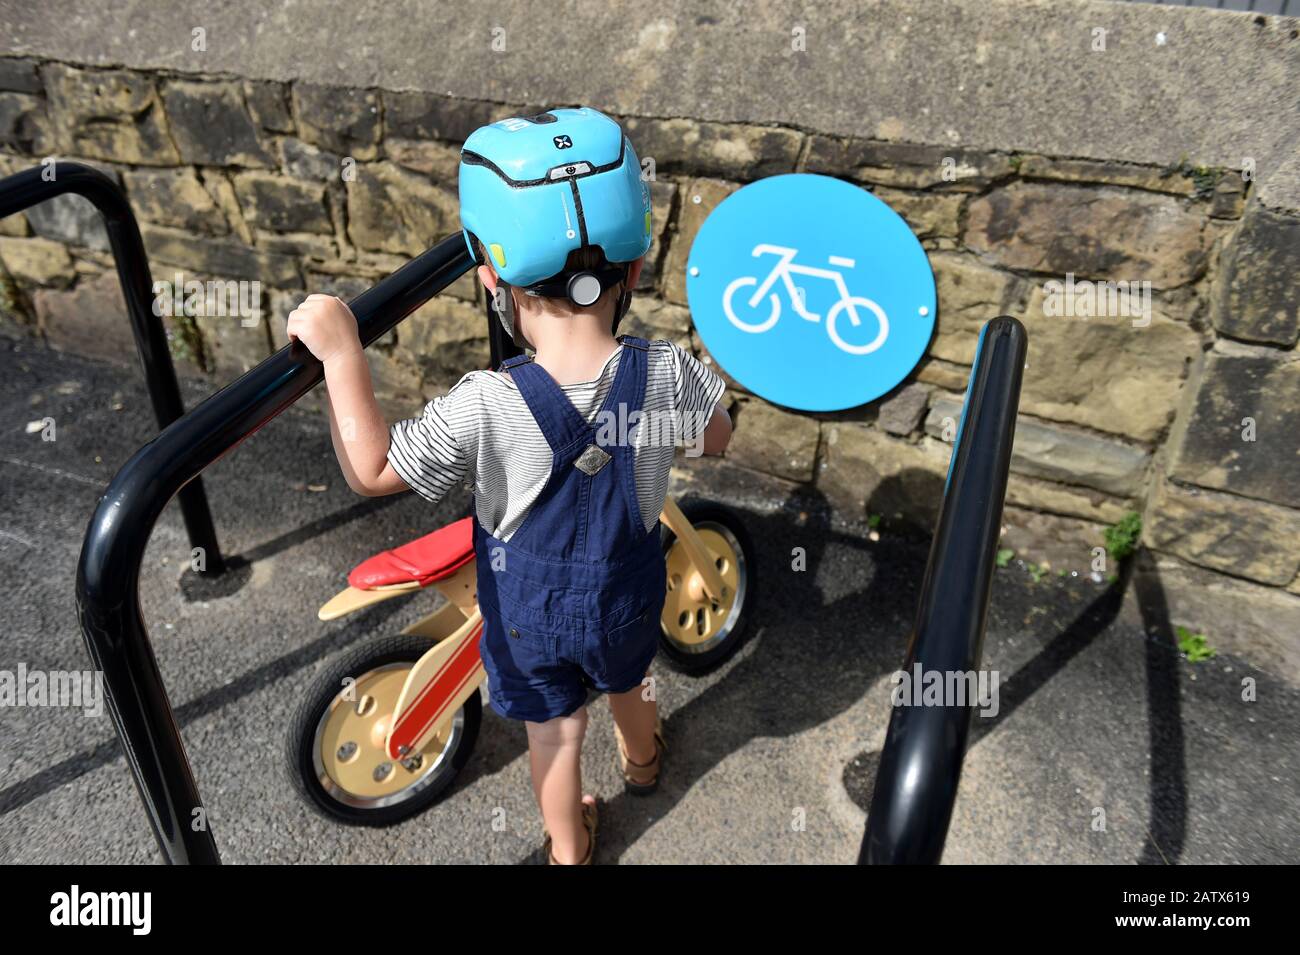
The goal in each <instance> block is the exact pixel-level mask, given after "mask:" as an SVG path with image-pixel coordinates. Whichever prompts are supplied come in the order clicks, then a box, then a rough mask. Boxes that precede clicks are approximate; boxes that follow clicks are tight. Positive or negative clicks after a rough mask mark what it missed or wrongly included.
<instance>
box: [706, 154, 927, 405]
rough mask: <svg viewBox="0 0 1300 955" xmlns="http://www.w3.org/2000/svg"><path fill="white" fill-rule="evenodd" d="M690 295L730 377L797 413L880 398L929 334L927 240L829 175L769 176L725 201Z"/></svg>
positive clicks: (712, 222) (712, 220) (710, 226)
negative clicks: (925, 248)
mask: <svg viewBox="0 0 1300 955" xmlns="http://www.w3.org/2000/svg"><path fill="white" fill-rule="evenodd" d="M686 294H687V299H688V301H689V302H690V307H691V315H692V318H693V319H694V321H695V327H696V328H697V329H698V330H699V333H700V338H701V339H702V340H703V341H704V345H705V347H707V348H708V350H709V353H710V354H711V355H712V356H713V357H714V358H715V359H716V360H717V362H718V363H719V364H720V365H721V366H722V367H723V368H724V369H725V370H726V372H727V374H729V375H731V377H732V378H734V379H735V380H736V381H738V382H739V383H740V384H742V385H744V386H745V387H746V388H748V389H749V390H750V391H752V392H754V394H756V395H759V396H760V397H762V398H766V399H767V400H768V401H771V402H773V403H775V404H779V405H784V406H785V407H787V408H796V409H799V410H801V411H840V410H843V409H845V408H853V407H856V406H858V405H861V404H865V403H866V402H868V401H873V400H874V399H876V398H879V397H880V396H881V395H883V394H885V393H886V392H888V391H889V390H890V389H892V388H893V387H894V386H895V385H897V384H898V383H899V382H901V381H902V380H903V379H904V378H906V377H907V375H908V373H910V372H911V370H912V369H913V368H914V367H916V363H917V362H918V361H920V359H921V356H922V355H924V354H925V349H926V347H927V346H928V345H929V343H930V335H931V333H932V332H933V331H934V312H935V293H934V274H933V273H932V272H931V271H930V263H929V260H928V259H927V258H926V256H925V250H924V249H922V248H921V243H920V242H918V241H917V239H916V236H914V235H913V234H912V230H911V229H910V228H908V226H907V223H906V222H904V221H903V219H902V218H901V217H900V216H899V215H898V213H896V212H894V210H893V209H891V208H889V206H887V205H886V204H885V203H884V202H882V201H881V200H879V199H877V198H876V197H875V196H873V195H872V194H871V193H869V192H867V191H866V190H865V189H862V188H861V187H859V186H854V185H851V184H849V183H847V182H841V181H840V180H839V179H832V178H830V177H829V176H815V175H808V174H803V173H796V174H791V175H785V176H773V177H772V178H770V179H762V180H760V181H758V182H755V183H752V184H750V185H748V186H745V187H744V188H743V189H740V190H738V191H737V192H734V193H732V194H731V195H730V196H728V197H727V198H726V199H724V200H723V201H722V202H721V203H719V204H718V207H717V208H716V209H714V210H713V212H712V213H711V214H710V215H709V217H708V218H707V219H706V220H705V221H704V224H703V225H702V226H700V231H699V234H698V235H697V236H696V237H695V242H694V244H693V245H692V246H691V254H690V257H689V259H688V260H687V263H686Z"/></svg>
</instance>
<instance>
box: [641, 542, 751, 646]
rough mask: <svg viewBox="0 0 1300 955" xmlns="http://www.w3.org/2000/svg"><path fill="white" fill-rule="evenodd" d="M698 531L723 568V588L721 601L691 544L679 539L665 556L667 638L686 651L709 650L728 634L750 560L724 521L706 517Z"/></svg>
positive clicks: (663, 621) (664, 622) (662, 621)
mask: <svg viewBox="0 0 1300 955" xmlns="http://www.w3.org/2000/svg"><path fill="white" fill-rule="evenodd" d="M695 532H696V533H697V534H698V535H699V537H700V542H701V543H702V544H703V545H704V549H705V550H706V551H707V552H708V554H709V556H711V557H712V558H713V563H714V566H715V567H717V568H718V573H719V575H720V576H721V577H722V587H723V592H722V594H721V596H720V598H719V599H718V600H710V599H709V597H708V596H707V595H706V594H705V593H704V587H703V581H702V580H701V579H700V575H699V573H697V572H696V570H695V566H694V565H693V564H692V563H691V559H690V556H689V555H688V554H687V552H686V548H685V547H683V546H682V543H681V541H679V540H674V541H673V542H672V545H671V546H670V547H669V548H668V553H667V554H666V555H665V557H664V563H665V564H666V566H667V571H668V593H667V596H666V597H665V599H664V609H663V614H662V616H661V617H660V624H661V626H662V627H663V631H664V634H665V635H666V636H667V637H668V639H669V640H671V641H672V642H673V643H674V644H676V645H678V646H679V647H681V649H682V650H684V651H686V652H688V653H704V652H705V651H707V650H711V649H712V648H713V647H714V646H716V645H717V644H718V643H721V642H722V640H724V639H725V638H726V636H727V635H728V634H729V633H730V632H731V629H732V626H733V625H734V624H735V621H736V617H737V616H739V609H740V602H741V600H743V597H744V584H745V562H744V559H743V557H742V556H741V554H740V548H739V545H738V544H737V542H736V540H735V538H734V537H733V536H732V535H731V533H730V532H729V531H728V530H727V529H726V528H725V527H723V526H722V525H721V524H714V523H712V522H702V523H700V524H698V525H696V527H695Z"/></svg>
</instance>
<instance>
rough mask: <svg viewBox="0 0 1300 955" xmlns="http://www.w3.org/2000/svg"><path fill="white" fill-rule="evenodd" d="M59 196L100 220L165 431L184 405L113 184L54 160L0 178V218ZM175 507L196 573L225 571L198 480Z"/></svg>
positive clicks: (121, 197)
mask: <svg viewBox="0 0 1300 955" xmlns="http://www.w3.org/2000/svg"><path fill="white" fill-rule="evenodd" d="M65 193H74V194H76V195H79V196H81V197H82V198H84V199H87V200H89V201H90V203H91V204H92V205H93V206H94V207H95V208H96V209H98V210H99V214H100V215H101V216H103V218H104V227H105V229H106V230H107V231H108V242H109V247H110V248H111V249H112V250H113V261H114V263H115V264H116V265H117V278H118V281H119V282H120V283H121V284H122V296H123V298H125V299H126V314H127V317H128V318H130V320H131V331H132V333H133V334H134V335H135V348H136V352H137V353H138V354H139V356H140V364H141V365H143V366H144V380H145V384H146V385H147V386H148V388H149V398H150V400H151V401H152V402H153V413H154V417H155V418H156V419H157V421H158V427H159V428H160V429H161V428H165V427H167V426H168V425H169V424H171V423H172V422H173V421H175V420H176V419H177V418H179V417H180V416H181V415H183V414H184V413H185V406H184V404H183V403H182V402H181V391H180V386H179V385H178V384H177V381H176V368H175V366H174V365H173V364H172V356H171V351H170V349H168V347H167V332H166V330H165V329H164V328H163V322H162V318H161V317H160V316H159V315H156V314H155V313H154V310H153V278H152V276H151V275H150V272H149V257H148V255H147V254H146V253H145V250H144V241H143V240H142V239H141V238H140V227H139V225H137V224H136V221H135V215H134V213H132V212H131V205H130V203H128V202H127V201H126V195H125V194H124V193H123V192H122V190H121V189H120V188H119V187H118V185H117V183H115V182H114V181H113V180H112V179H110V178H108V176H106V175H104V174H103V173H102V172H100V171H99V170H98V169H94V168H92V167H90V166H87V165H85V164H84V163H79V162H63V161H56V162H53V163H47V164H43V165H40V166H37V167H35V168H33V169H26V170H24V171H22V172H19V173H15V174H14V175H12V176H6V177H5V178H4V179H0V219H3V218H4V217H5V216H9V215H13V214H14V213H15V212H22V211H23V210H24V209H28V208H30V207H32V206H34V205H37V204H38V203H42V202H45V201H46V200H49V199H53V198H55V197H56V196H61V195H64V194H65ZM180 505H181V515H182V516H183V518H184V520H185V529H186V530H187V531H188V533H189V536H190V546H192V547H201V548H203V555H204V561H203V563H202V564H201V565H200V566H202V567H203V570H202V571H200V573H203V574H207V575H212V576H215V575H217V574H220V573H221V572H222V571H223V570H225V561H224V560H223V559H222V556H221V548H220V547H219V546H218V545H217V532H216V530H215V529H214V528H213V526H212V511H211V509H210V508H209V507H208V497H207V494H206V493H205V492H204V490H203V483H202V482H201V481H197V480H196V481H193V482H192V483H190V484H189V485H187V486H186V487H185V488H184V489H183V490H182V491H181V495H180Z"/></svg>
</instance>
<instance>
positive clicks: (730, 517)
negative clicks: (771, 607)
mask: <svg viewBox="0 0 1300 955" xmlns="http://www.w3.org/2000/svg"><path fill="white" fill-rule="evenodd" d="M681 509H682V513H683V514H684V515H686V519H687V520H689V521H690V522H691V523H692V524H700V523H704V522H712V523H715V524H720V525H722V526H723V527H725V528H726V529H727V530H728V531H730V532H731V535H732V536H733V537H735V539H736V542H737V543H738V544H739V545H740V553H741V556H742V557H743V558H744V561H745V573H746V578H745V595H744V598H743V602H742V603H741V606H740V615H739V616H738V617H737V618H736V623H735V626H734V627H733V628H732V631H731V633H730V634H728V635H727V637H726V639H725V640H723V641H722V643H720V644H718V645H717V646H716V647H714V648H713V649H712V650H709V651H707V652H705V653H685V652H683V651H682V650H681V649H679V648H678V647H677V646H676V645H675V644H674V643H673V642H672V641H671V640H669V639H668V636H667V635H666V634H663V633H661V634H660V636H659V652H660V655H661V656H662V657H663V658H664V659H665V660H667V661H668V665H669V666H670V667H672V668H673V669H674V670H676V671H677V672H679V673H685V674H689V675H693V676H699V675H703V674H705V673H708V672H710V671H711V670H715V669H717V668H718V667H719V666H721V665H722V664H723V663H724V662H726V661H727V660H728V659H729V658H730V657H731V655H732V654H733V653H735V652H736V651H737V650H739V649H740V647H741V645H742V644H744V642H745V637H746V635H747V633H748V630H749V620H750V617H751V616H752V614H751V609H752V607H753V605H754V601H755V599H756V598H757V589H756V588H757V581H758V560H757V557H758V555H757V553H756V552H755V550H754V543H753V541H752V540H751V539H750V537H749V532H748V531H746V530H745V525H744V522H743V521H741V519H740V516H739V515H738V514H736V512H735V511H733V510H732V509H731V508H729V507H725V506H724V505H722V504H717V503H715V502H713V501H699V500H696V501H690V502H688V503H685V504H682V505H681ZM676 539H677V535H675V534H674V533H673V532H672V531H670V530H669V529H668V527H667V525H661V526H660V540H661V542H662V544H663V550H664V553H665V554H667V553H668V548H669V547H671V546H672V543H673V541H675V540H676Z"/></svg>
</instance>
